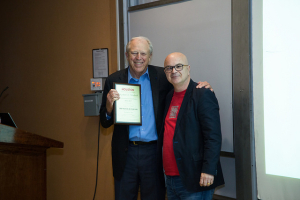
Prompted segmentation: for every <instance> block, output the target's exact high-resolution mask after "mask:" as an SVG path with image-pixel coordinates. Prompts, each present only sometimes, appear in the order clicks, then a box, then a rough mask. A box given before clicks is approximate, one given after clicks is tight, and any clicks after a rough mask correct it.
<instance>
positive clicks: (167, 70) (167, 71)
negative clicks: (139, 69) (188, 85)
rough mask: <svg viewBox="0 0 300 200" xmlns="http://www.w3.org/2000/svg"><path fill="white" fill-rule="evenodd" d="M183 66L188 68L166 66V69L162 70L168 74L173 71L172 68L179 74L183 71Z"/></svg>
mask: <svg viewBox="0 0 300 200" xmlns="http://www.w3.org/2000/svg"><path fill="white" fill-rule="evenodd" d="M183 66H188V65H183V64H177V65H175V66H166V67H164V70H165V73H170V72H172V71H173V68H174V69H175V70H176V71H178V72H179V71H181V70H182V69H183Z"/></svg>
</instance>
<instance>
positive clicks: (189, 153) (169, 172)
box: [158, 52, 224, 200]
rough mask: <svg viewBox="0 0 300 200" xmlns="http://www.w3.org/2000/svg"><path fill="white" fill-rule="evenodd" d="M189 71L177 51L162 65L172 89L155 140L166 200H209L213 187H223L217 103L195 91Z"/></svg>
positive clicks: (203, 92) (209, 93)
mask: <svg viewBox="0 0 300 200" xmlns="http://www.w3.org/2000/svg"><path fill="white" fill-rule="evenodd" d="M190 68H191V67H190V65H189V64H188V60H187V58H186V56H185V55H184V54H182V53H179V52H175V53H172V54H170V55H168V56H167V58H166V59H165V62H164V72H165V74H166V77H167V79H168V81H169V82H170V83H171V84H172V85H173V87H174V89H173V90H171V91H170V92H169V93H168V94H167V97H166V105H165V111H164V128H163V129H162V131H161V133H160V134H159V138H158V145H160V146H163V148H160V149H163V152H162V154H161V155H162V157H163V167H164V171H165V175H166V185H167V194H168V200H177V199H184V200H189V199H203V200H211V199H212V197H213V193H214V190H215V188H216V187H217V186H219V185H222V184H224V179H223V174H222V170H221V165H220V150H221V143H222V136H221V126H220V116H219V105H218V101H217V99H216V96H215V94H214V93H213V92H212V91H210V90H209V89H205V88H201V89H196V85H197V83H195V82H194V81H193V80H192V79H191V78H190Z"/></svg>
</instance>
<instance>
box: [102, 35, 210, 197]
mask: <svg viewBox="0 0 300 200" xmlns="http://www.w3.org/2000/svg"><path fill="white" fill-rule="evenodd" d="M152 51H153V47H152V44H151V42H150V41H149V39H147V38H145V37H135V38H132V39H131V40H130V42H129V43H128V44H127V46H126V58H127V61H128V63H129V67H128V68H127V69H124V70H120V71H118V72H115V73H113V74H112V75H110V76H109V77H108V78H107V79H106V82H105V86H104V93H103V98H102V105H101V109H100V120H101V124H102V126H103V127H104V128H108V127H110V126H111V125H113V115H114V113H113V104H114V101H116V100H118V99H119V98H120V96H119V93H118V92H117V91H116V90H115V89H113V82H119V83H130V84H141V104H142V120H143V123H142V126H133V125H129V126H128V125H115V126H114V131H113V137H112V163H113V175H114V179H115V199H120V200H124V199H125V200H126V199H137V194H138V188H139V186H140V191H141V198H142V199H143V200H144V199H145V200H146V199H149V200H154V199H155V200H160V199H164V194H165V187H164V177H163V172H162V163H161V159H158V155H157V153H158V152H159V150H158V147H157V138H158V134H157V133H158V130H160V129H161V128H162V123H163V118H162V117H163V110H164V105H165V97H166V94H167V93H168V92H169V91H170V90H171V88H172V85H171V84H170V83H169V82H168V81H167V79H166V77H165V74H164V71H163V68H161V67H156V66H152V65H149V62H150V60H151V56H152ZM201 86H206V87H210V85H209V84H208V83H207V82H204V83H201V84H200V86H199V87H201Z"/></svg>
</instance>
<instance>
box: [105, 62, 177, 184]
mask: <svg viewBox="0 0 300 200" xmlns="http://www.w3.org/2000/svg"><path fill="white" fill-rule="evenodd" d="M148 72H149V76H150V82H151V89H152V98H153V107H154V113H155V121H156V129H157V134H159V130H161V128H162V125H163V111H164V106H165V99H166V95H167V93H168V92H169V91H170V90H171V89H172V88H173V86H172V85H171V84H170V83H169V82H168V80H167V78H166V75H165V73H164V70H163V68H162V67H156V66H152V65H148ZM113 82H118V83H128V68H126V69H124V70H120V71H117V72H115V73H113V74H111V75H110V76H109V77H108V78H107V79H106V81H105V86H104V91H103V97H102V104H101V108H100V122H101V125H102V126H103V127H104V128H108V127H110V126H111V125H113V123H114V121H113V117H114V116H113V115H112V118H111V119H110V120H107V119H106V97H107V93H108V92H109V91H110V90H111V89H113ZM142 123H147V122H144V121H143V122H142ZM128 144H129V126H128V125H115V126H114V132H113V136H112V142H111V146H112V164H113V175H114V178H115V179H117V180H119V179H121V177H122V174H123V171H124V168H125V163H126V158H127V149H128ZM159 165H161V163H159Z"/></svg>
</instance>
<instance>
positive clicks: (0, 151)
mask: <svg viewBox="0 0 300 200" xmlns="http://www.w3.org/2000/svg"><path fill="white" fill-rule="evenodd" d="M63 146H64V143H62V142H59V141H56V140H52V139H49V138H46V137H42V136H39V135H36V134H33V133H29V132H26V131H22V130H20V129H17V128H14V127H10V126H6V125H3V124H0V199H1V200H2V199H3V200H46V198H47V197H46V174H47V171H46V169H47V165H46V150H47V149H48V148H50V147H54V148H63Z"/></svg>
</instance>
